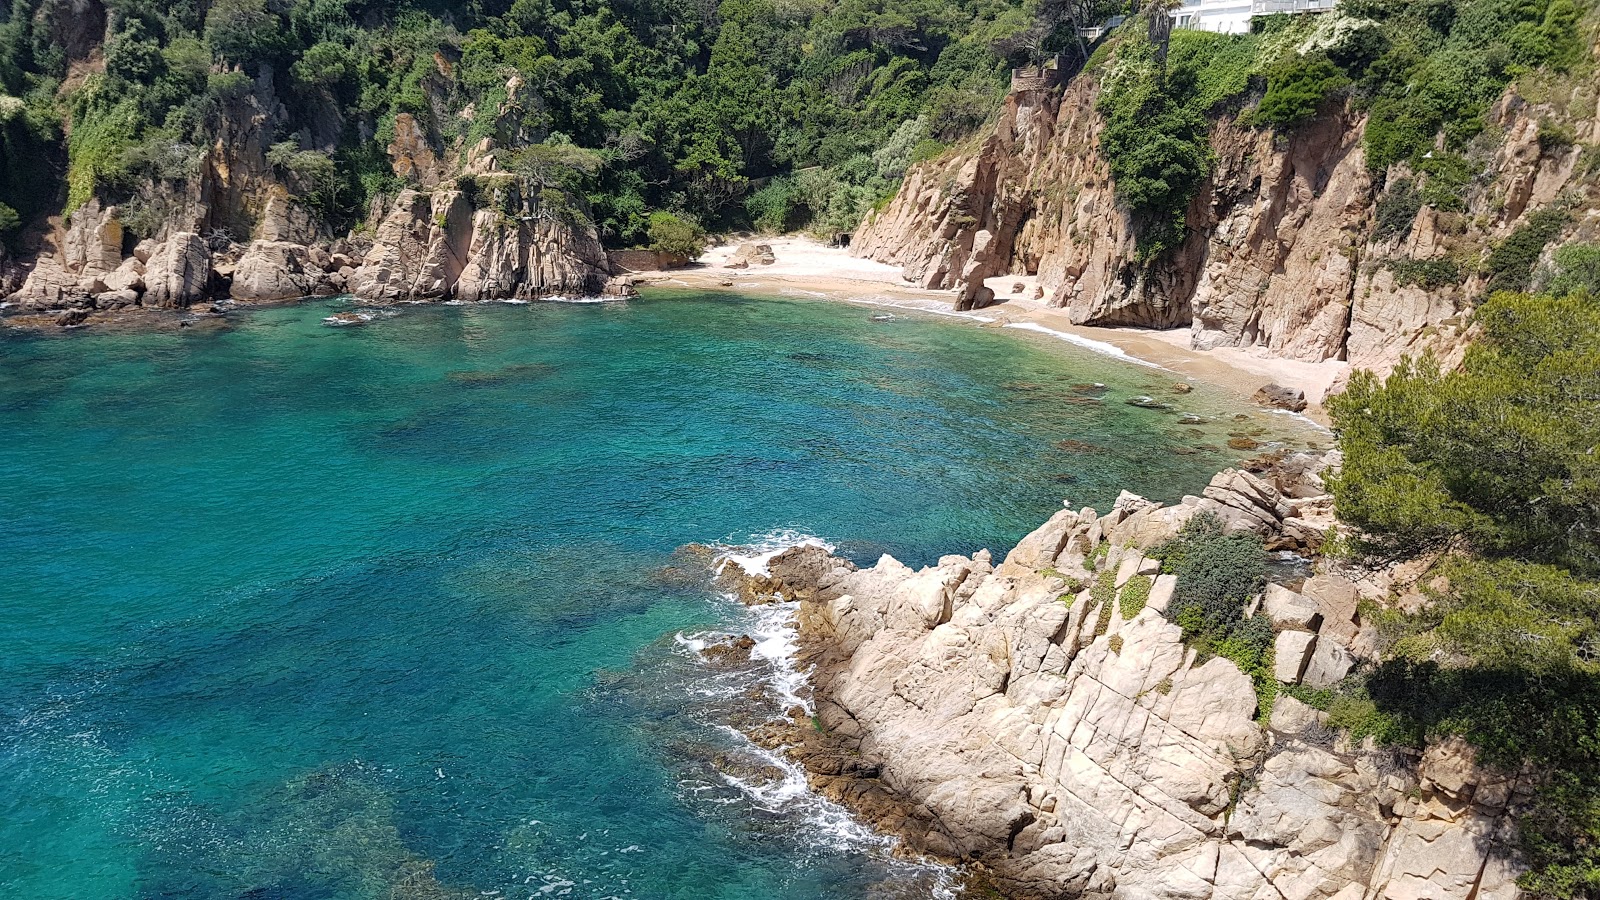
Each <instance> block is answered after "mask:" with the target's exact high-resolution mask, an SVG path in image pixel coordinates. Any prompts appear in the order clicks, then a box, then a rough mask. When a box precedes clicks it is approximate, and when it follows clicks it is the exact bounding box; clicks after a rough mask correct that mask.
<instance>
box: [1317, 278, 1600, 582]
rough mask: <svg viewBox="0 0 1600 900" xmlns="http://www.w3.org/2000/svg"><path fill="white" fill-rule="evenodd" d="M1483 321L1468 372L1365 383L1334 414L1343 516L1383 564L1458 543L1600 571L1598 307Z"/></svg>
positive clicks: (1429, 372) (1480, 316)
mask: <svg viewBox="0 0 1600 900" xmlns="http://www.w3.org/2000/svg"><path fill="white" fill-rule="evenodd" d="M1474 320H1475V322H1476V324H1477V325H1478V327H1479V328H1480V329H1481V332H1482V337H1481V339H1480V341H1479V342H1478V343H1477V344H1475V345H1474V346H1473V347H1472V348H1471V349H1470V350H1469V351H1468V353H1467V357H1466V360H1465V362H1464V363H1463V364H1462V366H1461V367H1460V368H1459V369H1457V370H1454V371H1451V372H1448V373H1441V372H1440V371H1439V369H1438V366H1437V364H1436V363H1434V362H1433V361H1432V360H1431V359H1426V358H1425V359H1423V360H1419V361H1408V362H1406V363H1403V364H1402V365H1400V366H1399V367H1398V368H1396V369H1395V371H1394V372H1393V373H1392V374H1391V375H1390V376H1389V377H1388V378H1387V379H1385V380H1380V379H1378V378H1376V377H1374V376H1373V375H1371V374H1370V373H1367V372H1358V373H1357V374H1356V375H1355V376H1353V377H1352V378H1351V381H1350V388H1349V389H1348V390H1347V391H1346V392H1345V393H1344V394H1342V395H1340V396H1338V397H1335V398H1334V399H1333V400H1332V401H1331V402H1330V406H1329V409H1330V412H1331V413H1332V414H1333V419H1334V423H1335V426H1336V428H1337V429H1338V431H1339V440H1340V446H1341V448H1342V449H1343V450H1344V467H1343V470H1342V472H1341V473H1340V474H1339V476H1338V477H1336V478H1334V479H1333V480H1332V482H1331V488H1332V490H1333V493H1334V497H1335V499H1336V502H1337V505H1338V510H1339V515H1340V517H1341V518H1342V519H1344V520H1345V521H1347V522H1350V523H1352V524H1355V525H1358V526H1360V527H1361V528H1362V529H1364V530H1365V532H1366V536H1365V537H1364V538H1363V541H1364V549H1366V550H1368V551H1371V552H1376V553H1380V554H1382V555H1388V556H1408V555H1414V554H1416V553H1418V552H1421V551H1424V550H1427V549H1432V548H1438V547H1441V546H1446V545H1449V544H1450V543H1452V542H1454V541H1457V540H1460V541H1465V542H1466V543H1468V544H1470V545H1471V546H1473V547H1475V548H1477V549H1478V550H1480V551H1483V552H1488V553H1510V554H1515V555H1519V556H1524V557H1526V558H1529V559H1535V560H1543V561H1547V562H1553V563H1559V564H1561V565H1565V566H1568V567H1571V568H1573V569H1575V570H1578V571H1581V572H1587V573H1595V572H1600V457H1597V456H1596V454H1595V453H1594V452H1593V448H1594V447H1596V446H1600V420H1596V418H1595V416H1594V414H1593V413H1594V409H1595V403H1594V399H1593V398H1595V397H1596V396H1600V304H1597V303H1595V302H1594V301H1593V300H1592V299H1589V298H1586V297H1581V296H1574V297H1567V298H1563V299H1555V298H1542V297H1530V296H1527V295H1520V294H1499V295H1496V296H1495V297H1493V298H1492V299H1490V300H1489V301H1488V302H1487V303H1485V304H1484V305H1483V306H1482V307H1481V308H1480V309H1479V311H1478V313H1477V314H1476V316H1475V317H1474Z"/></svg>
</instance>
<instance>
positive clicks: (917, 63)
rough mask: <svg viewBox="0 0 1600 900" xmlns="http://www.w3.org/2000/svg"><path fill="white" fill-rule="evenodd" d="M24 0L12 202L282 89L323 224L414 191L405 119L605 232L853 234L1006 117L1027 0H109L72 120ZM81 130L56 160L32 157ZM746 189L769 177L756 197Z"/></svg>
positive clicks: (12, 51) (439, 144)
mask: <svg viewBox="0 0 1600 900" xmlns="http://www.w3.org/2000/svg"><path fill="white" fill-rule="evenodd" d="M14 5H15V6H16V9H15V10H13V11H12V13H11V14H10V15H9V16H7V17H6V19H5V21H4V22H0V106H4V104H6V103H10V102H12V101H13V100H15V101H20V105H19V106H18V108H19V109H23V110H25V111H26V112H27V115H28V116H30V117H31V116H32V115H33V114H34V112H35V111H38V112H40V113H41V119H42V125H43V127H39V128H35V127H33V124H32V123H29V126H28V128H26V129H22V128H16V129H13V130H14V131H16V132H17V134H15V135H12V136H11V138H9V140H10V146H11V152H8V153H5V161H6V162H7V163H8V166H7V168H6V173H15V176H16V177H15V182H16V183H15V184H14V185H13V184H9V183H8V182H10V181H12V178H11V177H10V176H9V175H8V174H5V173H0V202H5V203H8V204H10V205H11V206H13V207H14V208H15V209H17V210H18V211H19V213H21V214H22V216H23V218H28V219H31V218H32V217H33V216H34V215H35V213H46V212H58V211H59V210H60V206H61V204H62V200H63V198H66V199H67V206H68V207H69V209H70V208H72V207H75V206H77V205H79V204H81V203H83V202H85V201H86V200H87V199H88V198H89V197H91V196H98V197H100V198H101V199H102V200H104V201H107V202H112V203H126V202H128V201H129V200H132V199H134V198H135V197H137V196H142V195H148V194H149V193H150V190H149V187H150V186H149V185H148V184H146V183H145V181H144V179H145V178H146V176H147V174H148V173H147V172H146V171H144V170H143V169H140V168H138V167H133V168H129V167H127V166H123V165H122V156H123V153H124V151H125V150H127V149H128V148H130V147H138V146H142V145H144V144H145V143H147V142H149V141H151V140H153V139H154V137H153V136H160V139H161V140H162V141H165V142H166V143H167V146H176V145H178V144H184V145H187V146H191V147H206V146H209V145H211V144H212V143H213V142H215V141H216V140H218V139H225V140H226V139H231V137H230V134H229V133H228V132H227V131H226V128H227V127H228V124H227V123H228V122H230V121H233V120H235V119H236V118H237V116H238V115H240V114H241V111H242V108H243V107H244V106H245V105H249V104H252V103H253V104H256V105H259V106H261V107H262V108H268V109H275V108H277V107H278V106H279V105H280V104H281V105H282V106H283V107H284V109H285V111H286V113H287V116H286V119H285V120H284V121H282V122H280V123H279V129H278V134H277V138H276V139H282V138H290V137H291V136H292V138H293V139H294V140H295V141H297V142H298V146H299V147H300V148H301V150H302V151H303V152H312V151H315V152H318V153H323V154H325V155H326V156H327V158H328V159H329V160H331V161H332V164H333V167H334V172H333V173H332V176H331V177H328V178H322V177H320V175H321V173H318V174H319V177H318V178H315V179H301V180H297V181H296V182H295V185H292V187H294V189H295V191H296V193H297V195H298V199H299V200H300V201H301V203H302V204H303V205H306V206H309V207H311V208H312V209H313V210H314V211H316V212H318V213H320V214H321V215H322V218H324V219H325V220H326V221H327V222H328V223H330V224H331V223H335V222H338V223H348V222H351V221H355V220H359V219H360V218H362V217H364V216H365V215H366V213H367V209H368V202H369V200H370V199H371V198H372V196H373V195H374V194H378V193H383V192H392V191H393V190H395V189H397V188H398V187H400V186H403V184H404V182H405V180H406V179H402V178H398V177H397V176H395V175H394V174H393V171H392V170H391V169H390V168H389V166H388V164H387V161H386V160H385V156H386V152H385V150H386V147H387V146H388V144H389V142H390V141H392V140H393V139H394V138H395V136H396V124H395V123H396V121H397V119H398V117H399V116H400V115H402V114H406V115H409V116H412V117H414V119H415V120H416V122H417V124H418V126H419V128H420V129H421V131H422V132H423V133H424V135H425V136H426V138H427V139H428V140H429V141H430V142H431V143H432V144H433V149H434V150H435V152H439V151H441V150H453V149H455V148H456V147H460V148H462V149H470V148H472V147H475V146H477V145H478V144H479V142H481V141H482V140H484V139H491V140H492V141H493V142H494V146H496V147H497V148H499V149H500V150H502V151H503V152H504V154H505V156H504V157H503V160H502V161H503V162H504V163H506V166H505V167H506V168H507V169H508V170H511V171H514V172H516V174H518V175H523V176H528V175H531V176H532V177H531V178H529V179H528V181H527V182H526V191H525V192H526V193H527V195H528V196H529V197H530V198H532V199H536V200H537V201H538V205H539V207H540V208H541V210H545V211H548V210H551V209H554V208H556V207H560V208H562V209H565V210H567V211H568V212H570V213H571V214H572V215H575V216H579V217H585V218H590V219H592V221H593V222H594V223H595V224H596V226H597V227H598V228H599V229H600V232H601V236H602V238H603V239H604V240H605V241H607V242H608V243H610V244H613V245H621V244H625V245H635V244H638V243H641V242H643V241H645V240H647V239H648V234H647V232H648V218H649V215H650V213H651V212H652V211H657V210H663V209H665V210H671V211H674V212H675V213H676V212H681V213H683V214H684V215H685V216H687V217H692V218H694V219H696V220H698V221H701V222H704V223H707V224H708V225H710V226H713V227H715V228H718V229H721V228H734V227H745V226H747V225H749V224H752V223H753V222H754V221H755V220H756V219H757V218H760V219H761V222H762V226H761V227H766V228H782V229H786V230H787V229H792V228H799V227H805V226H807V225H810V226H812V227H814V228H817V229H823V230H836V231H837V230H853V229H854V227H855V226H856V225H857V224H858V222H859V221H860V218H861V217H862V216H863V215H864V214H865V213H866V212H867V211H868V210H870V209H871V208H872V207H873V206H874V204H876V203H878V202H881V200H882V199H883V198H884V197H887V196H889V195H891V194H892V192H893V191H894V189H895V187H896V185H897V184H898V182H899V180H900V179H901V178H902V177H903V175H904V173H905V171H906V169H907V168H908V167H909V166H911V165H914V164H915V163H916V162H919V161H921V160H924V159H928V158H930V157H931V156H934V155H936V154H938V153H939V152H942V150H943V148H944V147H945V146H947V145H948V144H949V143H950V142H953V141H956V140H960V139H963V138H965V137H966V136H967V135H968V134H970V133H971V131H972V130H973V129H974V128H977V127H979V126H980V125H982V124H983V123H984V122H985V121H987V120H988V118H989V117H990V116H991V115H992V114H993V113H994V111H995V110H996V109H997V108H998V106H999V103H1000V101H1001V99H1002V98H1003V96H1004V91H1005V84H1006V68H1007V62H1006V60H1005V59H1004V57H1003V55H1002V54H1000V53H997V52H996V51H995V50H993V49H992V42H993V40H994V39H995V37H996V35H997V34H999V33H1001V32H1004V31H1005V30H1006V29H1007V28H1011V29H1012V30H1015V28H1016V27H1018V26H1019V25H1021V24H1025V21H1026V20H1027V19H1028V17H1029V16H1030V15H1032V13H1031V12H1028V11H1025V10H1024V9H1023V3H1022V0H954V2H934V0H870V2H857V0H851V2H846V3H837V4H835V3H826V4H824V3H777V2H773V0H724V2H721V3H716V2H705V3H693V4H674V3H666V2H662V0H627V2H611V0H496V2H493V3H489V4H487V5H484V4H467V5H460V4H457V5H453V6H452V5H445V6H440V5H439V4H436V3H417V4H412V3H400V4H395V3H377V4H373V3H355V2H353V0H285V2H277V0H214V2H207V3H200V2H198V0H178V2H177V4H176V5H169V6H167V7H156V6H151V5H149V4H148V2H147V0H118V2H116V3H115V4H113V8H112V10H111V15H109V16H108V22H109V24H108V27H107V32H106V34H107V38H106V45H105V60H106V67H105V71H104V73H103V74H101V75H96V76H91V77H90V78H89V79H88V80H86V81H83V82H81V83H78V84H76V85H74V86H73V87H71V88H69V90H68V91H67V93H66V94H64V95H63V96H62V97H61V98H60V99H61V100H62V101H63V102H62V103H60V105H59V109H60V110H64V111H65V112H66V115H65V116H63V114H62V112H60V111H58V108H57V103H56V101H57V96H56V94H57V90H58V88H59V87H60V83H61V82H60V79H61V78H62V77H63V76H64V75H65V74H66V59H65V54H64V52H63V50H62V48H61V47H59V46H56V45H55V44H54V43H52V41H51V40H49V39H47V38H46V35H44V34H43V33H42V30H41V33H40V34H34V33H33V31H34V30H35V22H40V23H47V22H48V21H49V19H50V16H51V15H54V14H53V13H48V12H47V11H46V10H45V9H44V7H43V5H42V0H16V3H15V4H14ZM1002 20H1004V22H1003V21H1002ZM1005 23H1010V24H1005ZM254 94H260V96H258V97H253V96H252V95H254ZM35 96H37V98H38V102H35V100H34V99H33V98H34V97H35ZM5 108H9V107H5ZM5 108H0V113H5ZM0 118H3V116H0ZM63 118H65V119H66V120H67V121H66V122H63V121H62V120H63ZM0 124H3V123H0ZM65 124H70V129H68V128H63V127H62V126H63V125H65ZM24 130H26V131H27V132H29V133H28V134H26V135H25V134H23V133H22V132H23V131H24ZM68 131H70V133H71V134H72V135H73V137H72V140H71V142H70V144H69V145H68V146H66V147H64V148H63V149H64V150H65V154H64V156H65V157H66V158H65V159H63V158H61V156H62V155H63V154H59V153H52V152H48V149H49V148H48V146H47V147H46V148H45V149H46V151H47V152H38V150H39V149H40V148H39V147H38V146H36V144H37V142H39V141H57V140H59V139H60V138H59V136H60V134H62V133H66V132H68ZM4 140H8V138H7V136H5V135H0V141H4ZM152 146H153V145H152ZM532 148H544V149H542V150H539V149H532ZM0 149H3V148H0ZM525 151H526V152H525ZM541 154H542V155H541ZM24 159H26V160H29V162H26V163H24V162H23V160H24ZM146 160H147V161H148V160H157V161H159V160H158V157H157V156H152V155H149V154H147V155H146ZM447 162H448V163H454V162H457V160H447ZM168 168H169V170H170V167H168ZM280 170H281V171H288V170H287V169H284V168H283V167H281V166H280ZM58 171H64V172H66V173H67V174H66V178H65V183H64V184H63V179H62V178H61V177H60V176H59V175H58V174H55V173H56V172H58ZM807 172H814V173H816V174H812V175H809V176H806V177H805V178H802V177H800V173H807ZM802 181H806V182H807V183H805V184H801V182H802ZM313 183H316V184H320V185H322V186H321V187H318V188H313V187H312V184H313ZM756 183H760V184H764V185H766V186H768V187H771V186H772V185H774V184H776V185H778V188H777V189H776V190H772V191H769V192H768V193H767V194H766V195H765V196H763V197H762V198H761V199H760V200H755V201H754V202H748V203H747V201H749V200H752V195H753V194H754V193H755V191H754V188H753V184H756ZM551 191H557V192H559V193H561V194H564V195H565V197H564V198H558V197H556V196H555V194H551V193H550V192H551ZM34 194H40V195H42V196H40V197H35V196H33V195H34Z"/></svg>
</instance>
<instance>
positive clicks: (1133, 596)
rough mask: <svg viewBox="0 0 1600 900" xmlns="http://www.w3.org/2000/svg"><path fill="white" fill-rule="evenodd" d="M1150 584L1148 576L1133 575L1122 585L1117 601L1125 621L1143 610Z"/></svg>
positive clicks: (1148, 595)
mask: <svg viewBox="0 0 1600 900" xmlns="http://www.w3.org/2000/svg"><path fill="white" fill-rule="evenodd" d="M1151 584H1152V582H1151V580H1150V576H1148V575H1135V576H1133V577H1132V578H1130V579H1128V583H1127V584H1125V585H1123V586H1122V591H1121V593H1119V594H1118V595H1117V603H1118V608H1119V609H1121V611H1122V618H1123V619H1124V620H1125V621H1132V620H1133V618H1134V617H1135V616H1137V615H1139V613H1141V612H1143V611H1144V605H1145V603H1146V602H1148V601H1149V599H1150V587H1151Z"/></svg>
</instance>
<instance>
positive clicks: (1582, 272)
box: [1544, 244, 1600, 298]
mask: <svg viewBox="0 0 1600 900" xmlns="http://www.w3.org/2000/svg"><path fill="white" fill-rule="evenodd" d="M1553 261H1554V263H1555V265H1554V268H1553V271H1552V272H1551V273H1549V275H1548V276H1547V277H1546V279H1545V285H1544V290H1545V291H1547V292H1549V293H1551V294H1555V295H1557V296H1565V295H1567V294H1577V293H1585V294H1588V295H1589V296H1590V297H1596V298H1600V244H1567V245H1566V246H1564V247H1559V248H1557V249H1556V252H1555V254H1554V260H1553Z"/></svg>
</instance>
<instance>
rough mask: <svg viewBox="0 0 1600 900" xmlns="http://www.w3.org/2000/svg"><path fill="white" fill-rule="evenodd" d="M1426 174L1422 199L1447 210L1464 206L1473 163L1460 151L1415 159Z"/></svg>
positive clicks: (1453, 210)
mask: <svg viewBox="0 0 1600 900" xmlns="http://www.w3.org/2000/svg"><path fill="white" fill-rule="evenodd" d="M1417 169H1418V170H1419V171H1421V172H1422V173H1423V174H1424V175H1425V176H1426V177H1425V178H1424V179H1423V182H1422V202H1423V203H1426V204H1427V205H1429V206H1431V207H1433V208H1434V209H1442V210H1446V211H1452V212H1459V211H1461V210H1464V209H1466V208H1467V205H1466V200H1465V196H1466V189H1467V187H1468V186H1469V185H1471V184H1472V164H1471V163H1469V162H1467V159H1466V157H1464V156H1462V155H1461V154H1459V153H1435V154H1433V155H1432V156H1428V157H1425V158H1423V159H1421V160H1419V161H1418V162H1417Z"/></svg>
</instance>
